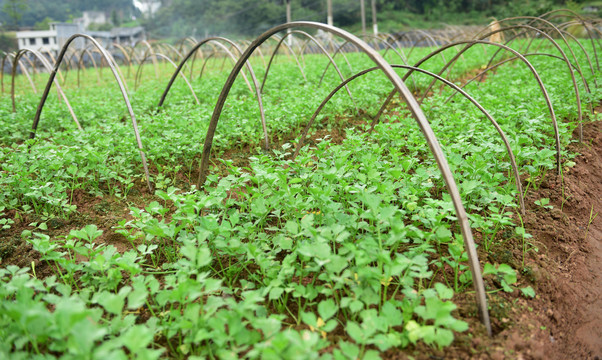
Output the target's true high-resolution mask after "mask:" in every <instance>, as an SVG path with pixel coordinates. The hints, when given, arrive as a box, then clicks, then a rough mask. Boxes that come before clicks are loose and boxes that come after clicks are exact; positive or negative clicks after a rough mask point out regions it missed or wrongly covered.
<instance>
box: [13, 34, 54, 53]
mask: <svg viewBox="0 0 602 360" xmlns="http://www.w3.org/2000/svg"><path fill="white" fill-rule="evenodd" d="M17 43H18V45H19V50H21V49H25V48H28V49H34V50H46V51H51V52H57V51H59V49H60V48H59V44H58V41H57V38H56V30H41V31H17Z"/></svg>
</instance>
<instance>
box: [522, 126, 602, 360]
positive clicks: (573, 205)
mask: <svg viewBox="0 0 602 360" xmlns="http://www.w3.org/2000/svg"><path fill="white" fill-rule="evenodd" d="M574 135H575V134H574ZM574 137H575V138H577V137H576V136H574ZM583 138H584V139H586V140H584V142H583V143H576V144H574V149H573V150H575V151H577V152H579V153H580V154H581V155H579V156H577V157H576V158H575V163H576V165H575V166H574V167H573V168H565V170H564V171H563V172H564V176H563V177H560V176H555V175H552V176H550V177H549V179H547V181H545V179H544V181H543V182H542V187H541V188H540V189H539V190H538V191H536V192H532V193H531V194H530V195H529V196H528V197H527V199H526V201H527V203H529V204H530V206H531V209H530V211H528V213H527V216H526V217H525V219H524V221H525V228H526V230H527V232H528V233H530V234H531V235H533V238H534V240H535V242H536V245H537V244H541V246H539V257H536V258H535V259H533V262H534V264H533V265H532V268H533V271H534V272H535V271H537V272H539V273H540V274H539V277H540V279H541V280H539V281H537V289H536V291H537V293H538V294H539V296H538V298H537V299H536V300H537V301H538V302H539V303H540V304H538V305H541V307H538V308H539V309H540V311H538V312H537V313H536V314H535V316H534V319H532V320H536V321H539V323H540V324H541V325H539V327H537V328H536V331H535V332H534V333H532V334H531V338H530V339H528V340H527V342H526V343H525V344H524V345H527V348H531V349H532V350H533V351H531V354H530V355H531V356H532V357H533V358H545V359H601V358H602V219H601V217H600V216H597V214H598V213H599V212H600V211H601V210H602V122H600V121H598V122H594V123H588V124H584V126H583ZM541 198H549V199H550V204H551V205H553V208H552V209H551V210H549V211H542V210H541V209H534V208H535V207H536V205H534V201H535V200H538V199H541ZM536 269H537V270H536ZM542 329H543V330H542ZM537 330H539V331H537ZM515 345H519V344H515ZM527 354H529V352H528V351H527ZM527 358H528V357H527Z"/></svg>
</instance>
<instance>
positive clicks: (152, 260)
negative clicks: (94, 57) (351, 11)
mask: <svg viewBox="0 0 602 360" xmlns="http://www.w3.org/2000/svg"><path fill="white" fill-rule="evenodd" d="M584 46H588V45H587V44H585V43H584ZM484 50H485V49H483V48H479V47H475V48H474V49H473V50H472V52H471V53H470V54H466V55H465V57H464V61H462V62H460V63H459V64H458V65H457V66H455V67H454V69H453V73H452V74H451V75H450V76H451V78H453V79H455V81H457V82H459V83H460V82H462V81H463V80H465V76H466V73H467V72H469V71H473V70H474V69H475V68H479V67H481V66H483V65H484V64H486V62H487V60H488V59H489V58H488V57H487V56H486V52H485V51H484ZM422 51H423V52H422V53H418V52H415V53H413V54H412V56H413V57H415V58H416V59H419V58H421V57H422V56H423V55H424V54H426V53H428V49H423V50H422ZM451 54H452V52H450V53H445V55H446V56H449V57H451ZM490 55H491V51H490V52H489V56H490ZM577 55H578V56H581V57H582V58H580V63H583V64H585V61H584V60H585V59H584V58H583V56H584V55H582V54H579V53H577ZM347 57H348V60H349V63H350V64H352V65H353V70H352V69H350V67H349V66H347V65H346V64H345V63H344V61H340V60H341V59H339V58H337V60H338V62H339V66H340V67H341V70H342V72H343V73H344V74H345V76H349V75H351V74H353V73H355V72H357V71H359V70H361V69H363V68H366V67H368V66H370V64H369V62H368V61H367V60H366V59H364V58H363V57H362V56H359V55H357V54H347ZM387 59H388V60H389V61H390V62H391V63H397V62H398V59H396V58H395V57H394V54H391V53H389V54H388V55H387ZM530 60H531V59H530ZM532 62H533V65H534V67H535V68H536V69H537V71H538V72H539V73H540V75H541V77H542V79H544V83H545V85H546V88H547V90H548V92H549V93H550V96H551V98H552V102H553V104H554V110H555V112H556V114H557V116H558V118H559V119H562V120H563V121H561V122H560V123H559V128H560V134H561V141H562V144H563V149H564V150H563V153H562V155H563V169H565V171H566V169H570V168H571V167H572V166H574V165H575V162H574V161H573V158H574V156H575V154H574V153H573V152H569V151H568V150H566V149H567V147H566V146H567V145H568V144H570V143H571V141H573V140H572V132H573V130H574V129H575V127H576V124H575V119H576V116H575V113H576V105H575V103H574V94H572V93H571V92H570V91H567V90H566V89H567V88H568V86H567V84H569V83H570V78H569V76H568V73H565V72H562V71H558V68H559V63H558V61H557V60H555V59H551V58H544V57H542V58H534V59H533V60H532ZM304 63H305V72H306V74H307V81H305V80H303V78H302V76H301V74H300V72H299V71H298V69H297V68H296V65H295V63H294V62H293V61H292V60H291V59H287V58H286V57H284V56H282V57H280V58H278V60H277V62H276V64H275V65H274V68H273V69H272V70H271V72H270V76H269V77H268V79H267V82H266V87H265V90H264V98H263V101H264V105H265V108H266V119H267V124H268V130H269V131H268V133H269V134H270V140H271V142H272V143H273V146H272V150H270V151H265V150H263V149H262V148H261V144H262V142H261V139H262V132H261V126H260V124H259V120H258V118H259V111H258V109H257V104H256V102H255V100H254V98H253V96H252V94H251V93H250V92H249V90H248V88H247V87H246V84H245V83H244V82H243V81H239V82H237V84H236V86H235V88H234V89H233V91H232V93H231V96H230V97H229V99H228V101H227V103H226V107H227V108H226V111H225V112H224V114H223V115H222V116H223V120H222V122H221V123H220V126H219V127H218V134H217V136H216V141H215V144H214V155H213V166H212V168H211V170H210V173H211V174H210V176H209V178H208V182H207V183H206V184H205V186H204V187H203V188H202V189H197V188H196V186H194V185H192V184H194V183H195V180H196V178H197V176H198V160H199V157H200V154H201V151H202V147H201V143H202V141H203V139H204V136H205V133H206V130H207V124H208V118H209V117H210V115H211V112H212V110H213V106H214V103H215V100H216V98H217V94H218V93H219V91H220V89H221V85H222V84H223V81H224V79H225V76H226V75H227V73H228V70H227V69H223V70H220V65H221V60H220V61H216V62H214V63H213V64H212V65H210V68H209V69H206V70H205V72H204V74H203V77H202V78H200V79H198V78H196V77H195V80H194V81H193V87H194V90H195V92H196V93H197V96H198V98H199V99H200V100H201V105H200V106H197V105H195V104H194V103H193V101H192V97H191V95H190V94H189V93H188V92H187V91H188V90H187V88H186V87H185V86H184V84H183V83H178V84H177V85H176V87H175V88H174V89H173V91H172V92H171V93H170V94H169V97H168V100H167V105H166V106H165V107H164V108H162V109H158V108H157V107H156V103H157V101H158V99H159V96H160V94H161V92H162V90H163V86H164V84H165V82H166V79H165V76H164V77H162V78H161V79H158V80H157V79H153V76H154V73H153V71H154V70H153V68H152V67H151V66H148V67H145V68H144V71H143V74H142V79H143V81H142V82H141V84H140V86H139V87H138V88H137V89H136V90H135V91H134V90H133V86H132V84H131V82H132V81H131V80H133V79H132V78H130V87H131V89H130V90H131V97H132V104H133V106H134V111H135V113H136V114H137V118H138V121H139V125H140V128H141V133H142V138H143V141H144V145H145V150H146V153H147V156H148V158H149V162H150V164H151V174H152V179H151V181H152V183H153V184H154V185H155V187H156V191H154V192H153V193H150V192H149V191H148V190H147V189H146V188H145V180H144V178H143V171H142V166H141V163H140V160H139V155H138V152H137V151H136V150H135V149H136V145H135V141H134V137H133V134H132V130H131V125H130V124H129V119H128V118H127V114H126V112H125V108H124V106H123V103H122V102H120V96H121V94H119V93H118V92H117V89H116V87H115V86H114V85H111V83H110V81H109V80H108V76H107V74H106V73H105V74H104V77H103V79H102V80H101V81H103V83H102V84H104V85H103V86H104V87H105V88H106V89H103V91H102V92H101V91H99V90H98V87H97V86H95V85H94V84H95V83H96V81H97V77H96V74H94V73H93V71H92V70H87V71H86V73H85V74H83V76H84V79H85V80H84V82H83V86H82V87H81V88H77V87H76V86H75V84H71V82H72V81H74V79H73V78H71V76H72V75H69V77H68V78H67V80H66V85H65V87H67V88H68V91H67V94H68V96H69V99H70V101H71V103H72V105H73V107H74V109H75V111H76V113H77V114H78V116H79V118H80V121H81V122H82V126H83V127H84V129H85V130H84V131H77V130H76V127H75V125H74V124H73V122H72V120H71V119H70V116H69V114H68V112H67V111H66V109H65V107H64V104H62V103H59V102H58V101H57V100H56V99H51V101H49V104H48V106H47V107H46V108H45V109H44V113H43V119H42V124H41V127H40V129H39V131H38V134H37V137H36V138H35V139H34V140H25V139H26V138H27V136H28V132H29V128H30V122H31V119H32V118H33V114H34V113H35V107H36V106H37V100H38V99H39V95H35V94H32V93H31V92H30V90H29V89H28V88H27V86H28V85H27V83H26V82H25V79H19V88H18V89H19V91H18V99H17V112H16V113H12V106H11V102H10V97H9V96H3V97H2V98H1V101H0V113H1V116H0V119H1V120H0V121H2V125H3V127H4V128H5V129H6V131H5V132H4V133H3V134H2V135H0V143H1V144H2V147H0V164H1V172H0V184H1V185H2V188H3V189H4V190H3V192H2V193H1V194H0V214H1V216H2V218H1V220H0V221H1V225H2V226H3V230H2V244H1V248H0V258H2V268H1V269H0V281H1V282H2V286H1V287H0V324H2V326H0V338H2V339H3V340H4V341H2V342H1V344H0V353H1V354H3V355H5V356H7V357H8V356H10V357H11V358H30V357H38V358H43V357H44V358H48V357H50V358H52V357H60V356H63V357H65V358H82V357H89V358H132V357H136V356H139V357H142V358H159V357H162V356H163V357H170V358H207V357H209V358H211V357H219V358H242V357H247V358H259V357H261V358H280V357H284V358H292V357H307V358H310V357H311V358H315V357H324V358H336V359H345V358H358V357H361V358H377V357H379V356H380V355H383V354H385V355H386V354H392V353H395V352H397V351H399V349H403V348H405V349H408V350H407V351H408V354H412V351H424V349H432V350H429V351H437V350H440V349H443V348H446V347H448V346H450V344H452V342H453V341H454V338H456V343H457V342H470V341H472V339H476V338H481V337H483V336H486V335H485V332H484V328H483V327H482V326H481V325H480V324H479V322H478V320H477V319H476V317H477V315H476V307H475V306H474V304H473V300H472V297H473V294H471V277H470V274H469V272H468V266H467V265H466V253H465V252H464V245H463V242H462V237H461V236H460V234H459V230H458V229H457V226H456V223H455V220H456V219H455V212H454V210H453V206H452V204H451V202H450V199H449V196H448V195H447V192H446V190H445V186H444V183H443V180H442V179H441V176H440V174H439V172H438V170H437V166H436V164H435V162H434V161H433V159H432V156H431V155H430V153H429V152H428V150H427V149H428V147H427V146H426V143H425V141H424V139H423V137H422V135H421V133H420V131H419V129H418V127H417V126H416V124H415V123H414V121H413V120H412V119H411V117H410V116H409V111H408V110H407V109H405V106H404V105H403V104H400V103H399V102H398V101H396V102H394V103H393V104H392V105H391V106H390V107H389V109H388V111H387V112H386V116H385V119H384V121H382V122H381V123H379V124H378V125H377V126H376V128H375V130H374V132H372V133H371V134H369V133H368V132H367V129H368V127H369V126H368V125H369V122H370V120H371V116H372V115H373V114H375V113H376V111H377V110H378V108H379V106H380V104H381V103H382V100H383V98H384V97H385V96H386V95H387V93H388V92H389V91H390V90H391V86H390V85H388V83H387V82H386V81H385V79H384V77H383V76H382V75H379V74H377V73H374V74H371V75H367V76H365V77H363V78H360V79H358V80H357V81H356V82H353V83H352V84H351V85H350V90H351V92H352V95H353V98H354V99H355V104H354V103H353V102H352V101H351V99H350V97H349V96H348V95H347V94H346V93H345V92H344V91H341V92H340V93H339V94H338V95H337V96H336V97H335V98H334V99H333V101H332V102H331V103H330V104H329V105H328V106H327V108H326V109H325V112H324V113H323V114H322V115H321V117H319V118H318V120H319V121H318V122H317V124H316V125H315V127H314V129H313V135H312V136H311V139H310V140H309V141H308V142H307V145H306V146H305V147H304V148H303V150H302V151H301V153H300V155H299V157H297V159H296V160H295V161H292V160H291V159H290V154H291V152H292V150H293V146H294V144H295V139H296V137H297V136H298V134H299V133H300V130H301V129H302V127H303V126H304V125H305V123H306V122H307V119H308V118H309V117H310V116H311V114H312V113H313V111H314V109H315V108H316V107H317V106H318V105H319V103H320V101H321V100H322V99H323V98H324V97H325V96H326V95H327V94H328V92H329V91H330V90H331V89H332V88H334V87H335V86H336V85H337V84H338V83H339V82H340V79H339V78H338V77H337V76H336V73H335V72H334V71H333V69H332V67H331V68H330V69H329V72H328V73H327V76H326V77H325V80H324V83H322V84H321V85H320V86H318V82H319V80H320V76H321V73H322V71H323V69H324V68H325V67H326V64H327V60H326V59H325V58H324V57H321V56H306V57H305V59H304ZM443 63H444V62H443V58H439V57H438V58H434V59H433V61H432V62H429V63H427V68H429V69H431V70H436V69H439V68H441V66H442V64H443ZM253 65H254V67H255V69H256V71H257V75H258V78H260V79H261V78H262V75H263V71H265V70H263V68H262V67H261V65H260V62H259V61H258V59H256V60H255V62H254V64H253ZM226 67H227V66H226ZM163 71H164V73H168V71H166V70H163ZM124 72H125V70H124ZM585 75H586V77H587V78H588V81H589V83H590V87H591V88H592V91H593V95H591V96H589V97H587V96H583V98H584V101H590V100H591V101H598V100H599V97H600V95H599V92H598V91H597V89H596V88H595V87H594V86H593V75H591V73H589V74H588V73H587V72H586V73H585ZM43 80H44V79H43V76H42V75H39V76H38V78H37V79H36V82H39V83H40V84H43ZM429 82H430V79H428V78H426V77H423V76H419V75H416V76H415V78H414V80H413V81H409V82H408V83H409V84H410V86H414V90H415V91H416V92H420V91H424V89H426V86H427V85H428V83H429ZM293 85H294V86H293ZM40 87H41V85H40ZM538 89H539V88H538V85H537V83H536V82H535V81H534V79H533V77H532V75H531V74H530V72H529V71H528V69H527V68H526V67H525V66H523V65H519V64H515V65H512V66H505V67H501V68H499V69H498V70H497V71H496V73H495V74H492V75H490V76H489V77H488V78H487V81H485V82H478V83H474V84H471V85H469V87H468V88H467V90H468V91H469V92H470V94H471V95H472V96H473V97H475V98H476V99H477V100H478V101H479V102H480V103H481V104H482V105H483V106H484V107H485V108H486V109H487V110H488V111H489V112H490V113H491V115H492V116H493V117H494V118H495V119H496V120H497V121H498V123H499V124H500V126H501V127H502V128H503V130H504V132H505V133H506V135H507V136H508V138H509V139H510V142H511V147H512V149H513V151H514V154H515V156H516V158H517V163H518V165H519V168H520V170H521V175H522V179H523V186H524V189H525V193H526V194H527V195H528V194H531V193H532V192H533V191H534V190H538V189H539V188H541V187H542V184H544V183H545V182H546V177H547V176H548V175H547V173H548V171H549V170H552V169H554V168H555V162H554V150H553V148H554V142H553V136H552V135H553V132H552V125H551V120H550V118H549V114H548V112H547V108H546V105H545V102H544V100H543V97H542V96H541V93H540V92H539V90H538ZM583 91H584V89H583ZM450 94H451V92H449V91H448V90H443V91H442V92H441V93H439V89H438V88H437V89H436V91H433V92H432V93H431V94H429V95H430V96H429V97H428V98H427V99H426V100H425V102H424V109H425V112H426V114H427V117H428V119H429V121H430V122H431V125H432V127H433V129H434V131H435V133H436V135H437V136H438V138H439V139H440V141H441V143H442V146H443V148H444V150H445V153H446V156H447V158H448V161H449V162H450V165H451V167H452V169H453V172H454V174H455V176H456V180H457V181H458V183H459V186H460V190H461V195H462V199H463V202H464V204H465V206H466V208H467V209H468V211H469V217H470V222H471V226H472V227H473V229H474V231H475V233H476V238H477V239H478V242H479V253H480V259H481V262H482V264H483V267H484V275H485V276H486V280H487V290H488V296H489V301H490V311H491V313H492V316H493V326H494V331H495V332H496V333H500V332H503V331H504V330H505V329H506V328H507V327H508V326H510V321H509V320H508V317H507V315H508V312H509V308H510V307H512V306H513V304H516V303H517V302H520V303H528V301H530V299H531V298H533V297H534V296H535V291H534V287H536V286H537V284H536V282H535V280H534V278H532V277H530V276H528V274H529V268H528V266H526V263H527V262H528V259H529V258H530V257H533V256H537V255H536V254H537V251H538V250H539V247H538V244H537V243H535V242H534V241H533V240H532V238H531V235H530V234H529V233H528V232H527V231H526V230H525V225H524V223H525V221H524V219H523V217H522V215H521V214H520V212H519V211H518V210H517V200H516V199H517V192H516V187H515V184H514V183H513V180H512V179H513V177H512V174H511V169H510V165H509V162H508V157H507V154H506V151H505V148H504V146H503V143H502V141H501V140H500V139H499V136H498V135H497V133H496V132H495V129H494V128H493V127H492V126H491V124H490V123H488V122H487V121H486V119H485V118H484V117H483V116H482V114H481V113H480V112H478V110H477V109H476V108H474V107H472V106H470V104H469V103H468V101H466V100H463V99H460V98H459V97H455V98H454V99H453V101H451V102H445V100H446V99H447V98H448V96H449V95H450ZM585 105H586V104H585V103H584V106H585ZM355 107H357V108H359V109H360V111H359V114H358V113H357V112H356V110H355ZM533 203H534V204H536V205H537V206H539V207H540V208H542V209H546V208H547V207H549V206H557V205H556V204H554V205H550V202H549V199H546V198H538V199H534V200H533ZM592 217H593V213H592ZM458 305H459V306H460V307H459V308H458Z"/></svg>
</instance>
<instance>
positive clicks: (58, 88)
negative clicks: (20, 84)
mask: <svg viewBox="0 0 602 360" xmlns="http://www.w3.org/2000/svg"><path fill="white" fill-rule="evenodd" d="M25 53H31V54H33V55H34V56H35V57H36V58H37V59H38V60H39V61H40V62H41V63H42V65H43V66H44V67H45V68H46V70H47V71H48V72H51V71H52V66H50V63H49V62H48V60H46V58H45V57H44V56H43V55H42V54H40V53H39V52H37V51H36V50H32V49H27V48H26V49H21V50H19V51H18V52H17V54H16V55H15V59H14V60H13V67H12V82H11V88H10V95H11V98H12V100H13V112H15V111H16V106H15V76H16V75H17V74H16V69H17V66H16V63H17V62H18V61H19V58H20V57H21V56H23V54H25ZM53 80H54V85H55V86H56V89H57V90H58V92H59V94H60V95H61V97H62V98H63V100H65V105H67V109H69V113H70V114H71V117H72V118H73V121H74V122H75V124H76V125H77V128H78V129H79V130H82V127H81V125H80V124H79V121H77V117H76V116H75V113H74V112H73V109H72V108H71V104H69V100H68V99H67V95H65V93H64V92H63V89H62V88H61V85H60V84H59V82H58V81H57V80H56V78H53ZM48 82H49V83H50V80H48ZM46 95H48V94H46Z"/></svg>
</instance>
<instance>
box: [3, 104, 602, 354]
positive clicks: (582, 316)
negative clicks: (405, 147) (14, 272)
mask: <svg viewBox="0 0 602 360" xmlns="http://www.w3.org/2000/svg"><path fill="white" fill-rule="evenodd" d="M598 110H600V109H598ZM337 134H338V135H339V136H342V134H339V133H337ZM320 135H323V134H321V133H318V134H316V135H314V136H313V137H310V139H308V141H309V142H311V141H316V140H315V139H317V138H318V137H319V136H320ZM583 136H584V139H586V140H585V141H584V143H577V142H575V143H573V144H572V145H571V150H572V151H575V152H578V153H580V154H581V155H578V156H577V157H576V158H575V159H574V162H575V166H574V167H566V168H564V170H563V176H558V175H556V174H555V173H554V172H550V173H548V174H547V175H545V177H544V178H543V179H539V180H540V181H538V183H539V188H538V189H537V190H532V189H530V190H529V191H528V194H527V197H526V198H525V203H526V206H527V212H526V215H524V216H523V218H522V220H523V222H524V227H525V229H526V232H527V233H529V234H531V235H532V236H533V238H531V239H529V242H530V243H531V244H533V245H534V246H536V247H537V248H538V251H537V252H535V251H531V252H529V253H527V255H526V258H525V263H524V266H520V265H521V260H522V259H521V255H522V251H521V249H520V246H517V244H516V243H514V244H512V245H511V246H512V247H513V249H511V250H510V252H509V254H510V255H509V256H510V257H511V258H512V259H508V260H509V261H513V262H514V264H513V267H515V268H517V269H520V270H521V281H520V283H521V285H520V286H519V287H521V286H526V285H531V286H532V287H533V288H535V291H536V294H537V296H536V297H535V298H534V299H526V298H525V297H524V296H521V295H520V291H519V290H515V291H514V293H513V294H506V293H495V294H490V295H489V305H490V311H491V315H492V322H493V323H494V330H495V333H494V336H493V337H492V338H487V336H486V334H485V332H484V329H483V327H482V325H480V323H479V322H478V319H477V315H476V307H474V304H473V303H474V299H473V295H471V294H460V295H459V299H458V300H459V302H458V304H459V305H460V306H459V312H460V315H459V316H458V317H459V318H461V319H463V320H466V321H468V322H469V323H470V328H471V329H470V330H469V331H468V332H465V333H463V334H457V336H456V341H455V342H454V344H453V345H452V346H450V347H448V348H445V349H443V350H436V349H433V348H430V347H428V346H426V345H424V344H419V345H417V346H415V347H412V346H411V347H410V348H408V349H405V350H401V351H399V350H398V349H391V350H389V351H387V352H386V353H383V354H382V355H383V357H384V358H388V359H398V358H401V359H407V358H410V359H460V358H462V359H552V360H557V359H558V360H559V359H602V275H601V274H602V216H597V214H598V213H599V212H600V211H602V121H598V122H593V123H587V124H584V126H583ZM577 138H578V136H577V135H576V134H575V135H574V139H577ZM338 140H339V139H338V137H336V138H335V139H334V141H338ZM141 192H142V191H141ZM144 195H148V194H144ZM141 198H144V196H142V197H141ZM542 198H548V199H550V205H551V206H552V208H551V209H546V208H544V207H541V206H539V205H536V204H535V201H536V200H539V199H542ZM75 200H76V202H77V203H78V209H79V211H81V212H82V215H81V216H80V217H76V218H74V219H71V220H67V221H66V223H64V224H58V225H57V226H56V230H54V231H52V232H53V233H54V235H56V234H57V233H62V234H66V233H67V232H68V229H69V228H72V226H74V225H78V224H81V225H83V224H85V223H88V221H87V220H94V221H93V222H95V223H98V224H99V226H100V228H101V229H103V230H104V231H105V233H104V234H103V236H102V237H101V239H99V240H100V241H105V242H107V243H111V244H113V245H115V246H116V247H118V248H119V249H120V250H123V249H126V248H128V246H129V243H127V241H125V238H123V237H122V236H118V235H117V234H116V233H115V232H114V230H113V229H112V227H113V226H115V225H116V223H117V220H118V219H116V218H114V217H113V216H112V215H111V213H113V212H116V211H117V210H118V209H117V208H115V209H113V208H112V207H117V206H122V207H123V208H122V210H123V212H124V218H128V215H125V213H126V212H127V207H126V205H125V204H123V203H119V202H112V201H107V200H103V199H101V198H95V197H93V196H91V195H87V194H83V193H81V194H80V193H76V194H75ZM136 205H139V204H136ZM33 220H35V219H21V220H20V221H17V223H16V224H15V226H14V227H13V228H12V229H10V230H8V231H6V230H5V231H3V232H2V233H1V234H0V258H2V260H0V264H1V265H2V266H3V267H4V266H7V265H9V264H14V265H18V266H20V267H25V266H29V265H31V263H32V262H34V263H35V266H36V269H37V271H38V274H40V275H48V274H50V272H51V271H50V269H47V268H46V267H45V266H44V263H43V262H39V254H37V253H36V252H35V251H33V249H32V248H31V245H29V244H26V243H24V242H23V241H22V240H21V239H20V236H19V233H20V230H23V229H24V228H27V227H28V226H27V225H26V224H28V223H29V222H30V221H33ZM50 225H51V227H53V225H52V224H50ZM480 256H482V254H480ZM494 260H495V259H492V258H490V259H487V258H486V257H482V258H481V261H482V262H483V263H484V262H492V263H493V262H494ZM506 261H507V260H506V259H502V261H501V262H506ZM455 300H456V299H454V301H455ZM504 306H505V307H506V308H505V309H502V310H503V311H501V312H500V311H499V310H500V308H503V307H504Z"/></svg>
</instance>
